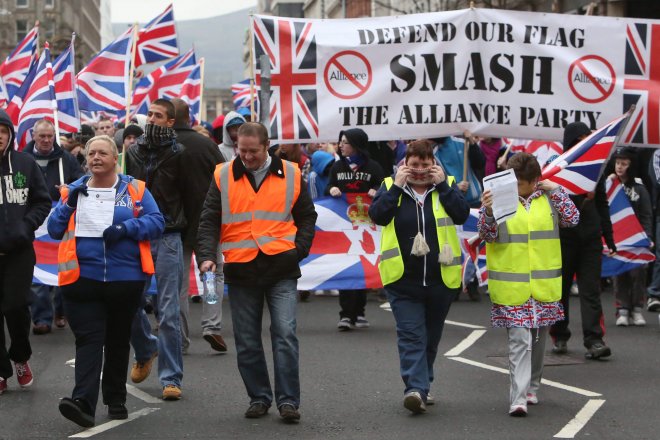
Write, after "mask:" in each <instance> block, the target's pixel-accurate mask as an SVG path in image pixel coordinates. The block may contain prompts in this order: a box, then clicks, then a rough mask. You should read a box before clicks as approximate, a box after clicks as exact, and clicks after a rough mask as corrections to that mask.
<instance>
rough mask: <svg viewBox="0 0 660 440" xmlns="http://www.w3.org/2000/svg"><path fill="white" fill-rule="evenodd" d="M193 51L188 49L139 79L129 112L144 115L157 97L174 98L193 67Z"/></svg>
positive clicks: (194, 61)
mask: <svg viewBox="0 0 660 440" xmlns="http://www.w3.org/2000/svg"><path fill="white" fill-rule="evenodd" d="M196 64H197V62H196V60H195V51H194V49H190V50H189V51H188V52H186V53H185V54H184V55H181V56H179V57H176V58H175V59H173V60H171V61H170V62H168V63H167V64H165V65H163V66H161V67H159V68H158V69H156V70H154V71H153V72H151V73H150V74H149V75H147V76H145V77H144V78H142V79H140V81H139V82H138V84H137V86H136V87H135V92H134V93H133V105H132V106H131V114H136V113H139V114H143V115H146V114H147V112H148V111H149V105H151V102H152V101H154V100H156V99H158V98H169V99H171V98H176V97H178V96H179V93H180V92H181V87H182V86H183V84H184V82H185V81H186V79H187V78H188V75H190V73H191V72H192V71H193V70H194V69H195V66H196Z"/></svg>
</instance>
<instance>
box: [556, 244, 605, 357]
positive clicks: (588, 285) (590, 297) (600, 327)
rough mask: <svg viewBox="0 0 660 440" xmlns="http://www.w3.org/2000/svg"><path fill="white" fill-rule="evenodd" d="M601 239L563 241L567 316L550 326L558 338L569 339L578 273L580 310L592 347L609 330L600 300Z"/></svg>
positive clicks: (587, 344)
mask: <svg viewBox="0 0 660 440" xmlns="http://www.w3.org/2000/svg"><path fill="white" fill-rule="evenodd" d="M601 252H602V248H601V246H600V242H596V243H594V244H593V245H590V246H585V245H584V244H583V243H575V244H572V245H566V244H564V243H562V247H561V260H562V289H561V302H562V304H563V305H564V314H565V316H566V319H564V320H563V321H559V322H557V323H556V324H554V325H553V326H552V327H550V335H551V336H552V337H553V339H555V340H561V341H568V339H569V338H570V337H571V330H570V329H569V328H568V324H569V297H570V290H571V284H572V283H573V276H576V277H577V285H578V290H579V291H580V296H579V297H580V313H581V315H582V334H583V338H584V341H583V342H584V346H585V347H587V348H589V347H591V346H592V345H593V344H594V343H595V342H602V341H603V335H604V334H605V324H604V322H603V307H602V305H601V302H600V273H601Z"/></svg>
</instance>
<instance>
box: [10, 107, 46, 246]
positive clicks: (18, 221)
mask: <svg viewBox="0 0 660 440" xmlns="http://www.w3.org/2000/svg"><path fill="white" fill-rule="evenodd" d="M0 125H4V126H6V127H8V128H9V133H10V139H9V142H8V145H7V146H6V147H5V150H4V151H3V152H2V154H1V155H0V211H1V212H0V254H4V255H9V254H11V253H12V252H14V251H16V250H18V249H22V248H24V247H27V246H32V242H33V241H34V231H35V230H37V229H38V228H39V226H41V224H42V223H43V222H44V220H45V219H46V217H47V216H48V213H49V212H50V208H51V199H50V196H49V195H48V189H47V188H46V182H45V181H44V178H43V175H42V174H41V171H40V170H39V166H38V165H37V163H36V162H35V161H34V159H33V158H32V157H31V155H29V154H27V153H20V152H18V151H16V150H14V148H13V147H14V138H15V135H14V125H13V124H12V122H11V119H9V116H8V115H7V113H5V111H4V110H0Z"/></svg>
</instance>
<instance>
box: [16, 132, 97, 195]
mask: <svg viewBox="0 0 660 440" xmlns="http://www.w3.org/2000/svg"><path fill="white" fill-rule="evenodd" d="M23 151H24V152H25V153H28V154H30V155H32V157H34V160H36V161H37V164H38V165H39V168H40V169H41V172H42V174H43V176H44V179H45V180H46V187H47V188H48V193H49V194H50V198H51V200H53V201H54V202H56V201H58V200H59V199H60V191H59V189H58V188H57V187H58V186H59V185H62V184H68V183H71V182H74V181H76V180H78V179H80V178H81V177H82V176H83V174H85V173H84V172H83V169H82V168H81V166H80V163H79V162H78V159H76V158H75V157H74V156H73V155H72V154H71V153H69V152H68V151H66V150H64V149H63V148H62V147H60V146H59V145H57V142H55V143H54V144H53V151H51V152H50V153H49V154H47V155H45V156H42V155H40V154H39V153H37V152H35V149H34V141H30V143H29V144H27V145H26V146H25V149H24V150H23ZM60 161H62V174H63V175H64V182H60V166H59V162H60Z"/></svg>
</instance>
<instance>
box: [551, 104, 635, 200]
mask: <svg viewBox="0 0 660 440" xmlns="http://www.w3.org/2000/svg"><path fill="white" fill-rule="evenodd" d="M629 117H630V112H628V113H626V114H624V115H623V116H619V117H618V118H616V119H615V120H614V121H612V122H610V123H609V124H607V125H605V126H604V127H602V128H601V129H599V130H596V131H595V132H593V133H592V134H591V135H589V137H587V138H585V139H583V140H582V141H580V142H579V143H578V144H577V145H575V146H574V147H573V148H571V149H570V150H568V151H567V152H565V153H563V154H562V155H561V156H559V157H558V158H556V159H555V160H553V161H552V162H551V163H549V164H548V166H546V167H545V168H544V169H543V174H542V176H541V179H550V180H551V181H552V182H555V183H557V184H559V185H561V186H563V187H564V189H565V190H566V192H568V193H569V194H586V193H588V192H590V191H593V190H594V188H596V183H598V179H599V178H600V176H601V174H602V172H603V168H604V167H605V164H606V163H607V160H608V159H609V157H610V154H611V153H612V150H613V148H614V147H615V146H616V144H617V141H618V139H619V134H620V133H621V130H622V129H623V128H624V127H625V125H626V122H627V121H628V119H629Z"/></svg>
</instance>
